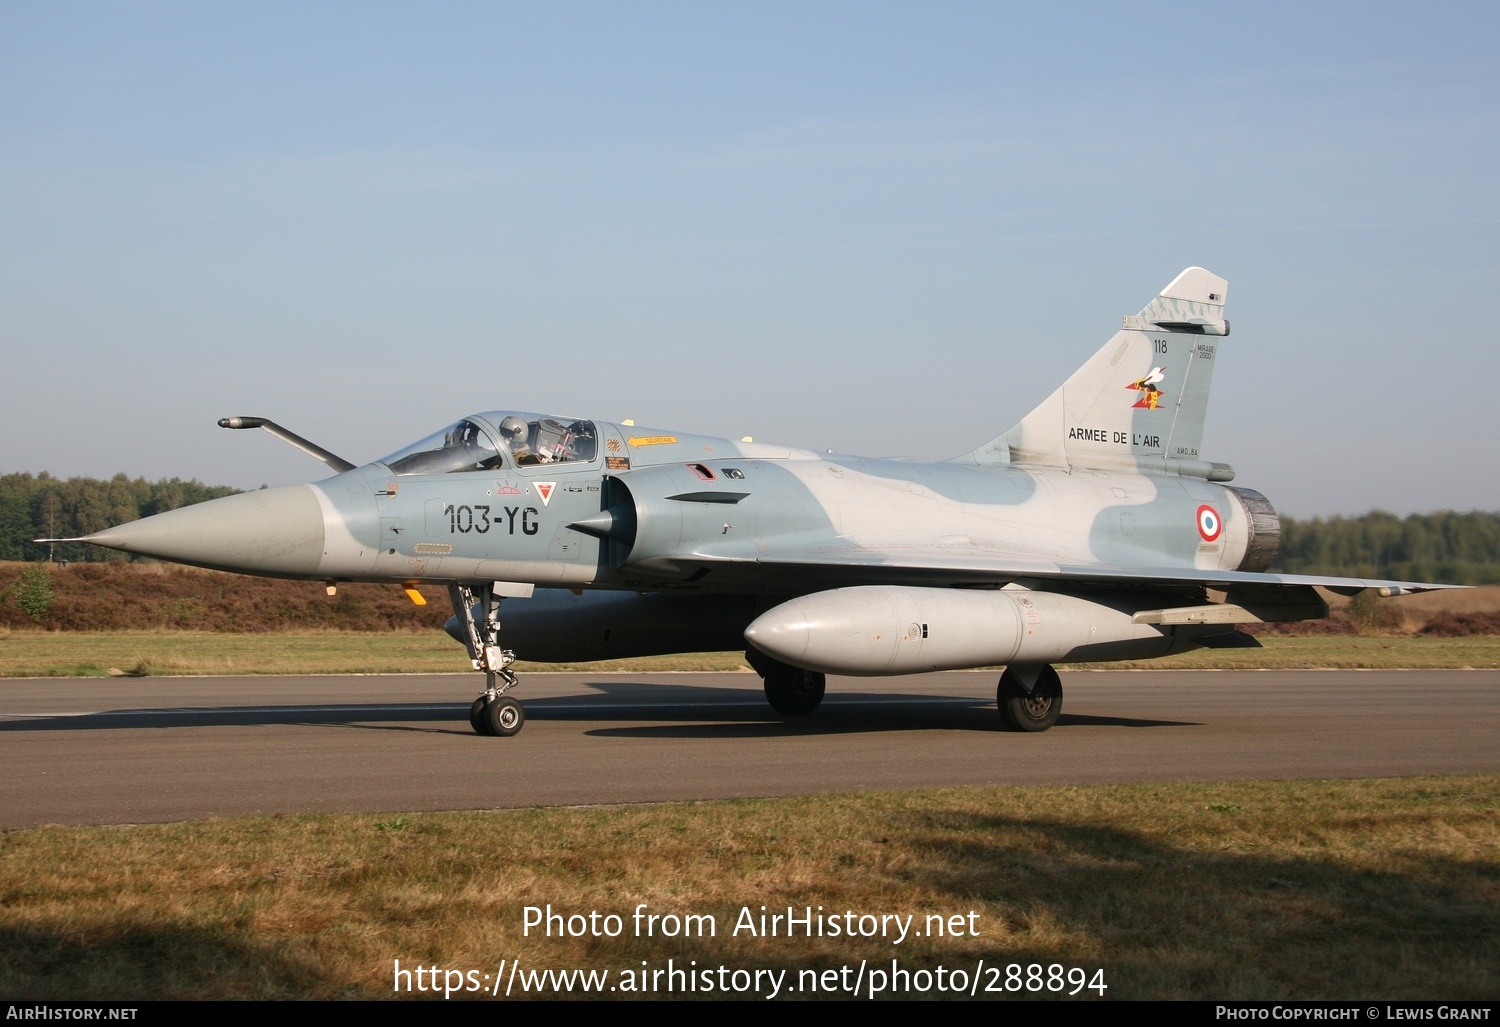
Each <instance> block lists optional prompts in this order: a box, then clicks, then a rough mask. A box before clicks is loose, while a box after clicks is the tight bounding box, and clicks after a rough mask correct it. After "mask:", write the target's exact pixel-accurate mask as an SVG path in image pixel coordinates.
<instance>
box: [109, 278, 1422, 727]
mask: <svg viewBox="0 0 1500 1027" xmlns="http://www.w3.org/2000/svg"><path fill="white" fill-rule="evenodd" d="M1227 290H1228V286H1227V283H1226V282H1225V280H1224V279H1222V278H1219V277H1217V276H1216V275H1213V274H1211V273H1209V272H1208V271H1206V270H1204V269H1203V268H1200V267H1190V268H1188V269H1187V270H1186V271H1183V272H1182V273H1181V274H1180V275H1178V276H1177V277H1176V278H1174V279H1173V280H1172V282H1171V284H1169V285H1168V286H1167V287H1166V288H1165V289H1163V290H1162V291H1161V292H1160V294H1158V295H1157V296H1156V298H1154V299H1153V300H1152V301H1151V302H1150V303H1148V304H1147V305H1146V307H1145V309H1143V310H1142V311H1141V312H1140V313H1138V314H1135V315H1131V316H1127V317H1125V318H1124V323H1123V325H1122V327H1121V328H1120V330H1119V331H1117V332H1116V333H1115V334H1114V335H1113V336H1112V337H1111V338H1110V340H1109V341H1108V342H1107V343H1105V344H1104V346H1103V348H1101V349H1100V350H1099V351H1098V352H1097V353H1095V354H1094V355H1093V357H1091V358H1090V359H1089V360H1088V361H1087V362H1086V363H1085V364H1084V365H1083V366H1082V367H1081V368H1079V369H1078V371H1077V372H1075V373H1074V374H1073V375H1072V377H1070V378H1069V379H1068V380H1067V381H1066V382H1064V383H1063V385H1062V386H1061V387H1060V388H1059V389H1057V391H1055V392H1053V393H1052V395H1051V396H1049V397H1047V399H1046V400H1044V401H1043V402H1042V403H1041V405H1040V406H1038V407H1037V408H1036V409H1035V410H1033V411H1031V412H1030V413H1029V414H1027V415H1026V416H1025V417H1023V418H1021V420H1020V421H1018V422H1017V423H1016V424H1015V425H1014V426H1013V427H1011V428H1009V429H1007V430H1006V431H1004V432H1002V433H1001V434H999V435H997V436H995V438H993V439H991V440H990V441H988V442H985V443H984V444H983V445H981V446H979V447H978V448H976V449H974V450H971V451H970V452H967V453H961V454H958V455H955V456H954V457H952V458H951V459H948V460H945V461H942V462H938V463H915V462H910V461H905V460H890V459H865V458H860V457H849V456H834V455H829V454H827V453H818V452H813V451H811V450H807V449H796V448H792V447H790V446H778V445H768V444H762V443H757V442H752V441H751V440H749V439H742V440H740V441H734V440H732V439H722V438H713V437H709V436H704V435H693V434H688V433H686V432H682V431H677V430H668V429H659V428H642V427H638V426H636V425H635V424H633V423H632V422H630V421H624V422H622V423H618V424H615V423H610V422H607V421H601V420H595V419H590V418H583V417H572V416H568V417H564V416H557V415H554V414H546V413H529V412H523V411H518V410H494V411H489V412H486V413H477V414H471V415H470V416H468V417H465V418H463V419H462V420H460V421H458V422H456V423H454V424H451V425H449V426H447V427H445V428H443V429H442V430H441V431H438V432H436V433H434V434H432V435H430V436H428V437H427V438H424V439H421V440H419V441H417V442H413V443H412V444H411V445H409V446H406V447H405V448H403V449H400V450H398V451H397V452H395V453H392V454H390V455H389V456H385V457H382V458H380V459H379V460H375V461H373V462H371V463H366V464H362V465H358V466H356V465H355V464H354V463H353V462H351V461H348V460H344V459H342V458H341V457H338V456H336V455H334V454H333V453H330V452H328V451H327V450H325V449H323V448H321V447H319V446H317V445H315V444H314V443H311V442H309V441H307V440H306V439H303V438H301V437H300V436H297V435H295V434H293V433H291V432H289V431H287V430H286V429H284V428H282V427H280V426H279V425H277V424H275V423H274V422H271V421H268V420H266V419H265V418H259V417H233V418H225V419H224V420H222V421H220V422H219V423H220V424H221V425H222V426H224V427H226V428H255V427H259V428H265V429H267V430H269V431H271V432H272V433H273V434H276V435H278V436H280V437H281V438H283V439H285V440H287V441H289V442H291V443H292V444H294V445H296V446H298V447H299V448H301V449H303V450H305V451H306V452H308V453H310V454H312V455H313V456H315V457H317V458H318V459H320V460H322V461H323V462H324V463H325V464H327V465H328V466H329V467H330V468H332V470H333V471H334V472H335V473H334V474H333V476H332V477H329V478H326V479H324V480H321V481H317V482H314V483H311V484H303V485H287V486H282V487H279V488H270V489H262V490H260V491H257V492H246V493H243V494H240V495H235V496H230V497H228V498H224V499H216V500H213V501H211V502H208V503H203V504H201V505H197V506H192V507H186V508H183V509H178V510H173V511H170V512H168V513H162V514H157V515H156V516H153V517H147V518H144V519H142V520H138V521H133V522H131V523H128V524H123V525H120V526H119V527H115V528H110V529H108V530H105V531H101V532H98V533H97V534H93V535H89V536H87V537H86V538H84V539H83V540H82V541H85V542H92V543H94V544H95V545H100V546H107V547H110V548H112V549H119V550H124V551H126V552H130V553H139V554H142V555H146V556H152V557H157V558H159V559H163V560H172V561H176V562H179V563H187V564H194V565H196V566H200V567H211V568H217V569H220V570H227V571H236V572H239V573H243V574H256V575H265V576H271V577H282V578H298V579H307V580H311V581H322V582H324V583H325V584H326V587H327V588H328V589H329V590H330V591H333V590H336V589H337V587H338V585H339V583H341V582H350V581H370V582H390V583H394V584H397V585H400V586H402V587H403V588H405V589H406V590H407V592H408V594H409V595H411V596H412V597H413V599H414V600H417V601H421V600H423V595H422V589H423V588H428V587H432V586H442V587H446V588H447V590H448V594H449V599H450V601H451V603H452V606H453V612H454V616H453V618H452V619H450V620H449V621H448V625H447V628H448V632H449V633H450V634H451V635H453V636H454V638H455V639H457V640H458V641H459V642H461V643H463V645H464V646H465V647H466V648H467V650H468V654H469V659H470V662H471V664H472V666H473V668H474V669H475V670H476V671H480V672H482V673H483V674H484V687H483V689H482V693H481V694H480V695H479V697H478V698H477V699H475V700H474V703H473V705H472V707H471V709H470V717H469V720H470V723H471V725H472V726H473V728H474V730H475V731H476V732H478V733H479V734H482V735H495V736H508V735H514V734H515V733H516V732H518V731H519V730H521V727H522V725H523V724H524V723H525V710H524V708H523V707H522V705H521V704H520V703H519V702H518V701H517V700H516V699H515V697H514V696H512V695H511V694H510V692H511V691H512V689H514V688H515V687H516V685H517V677H516V675H515V673H514V671H513V670H512V664H513V663H514V662H515V660H516V654H517V653H520V654H523V655H524V656H525V657H526V658H527V659H529V660H536V661H541V662H553V661H564V660H567V661H584V660H598V659H606V658H616V657H627V656H643V655H653V654H664V653H677V652H701V651H724V650H734V649H740V648H743V649H744V651H745V655H746V658H747V661H748V663H749V664H750V666H751V667H753V668H754V669H755V671H756V672H757V673H758V674H759V675H760V676H761V677H762V678H763V679H764V684H765V694H766V699H767V701H768V702H769V703H770V705H771V707H772V708H773V709H774V710H775V711H776V712H777V713H779V714H781V715H783V716H787V717H797V716H804V715H807V714H811V713H812V712H813V711H814V710H816V709H817V708H818V705H819V703H820V702H821V701H822V699H823V694H824V688H825V681H826V678H825V676H826V675H828V674H844V675H897V674H914V673H919V672H925V671H933V670H949V669H960V668H973V667H986V666H999V665H1003V666H1004V667H1005V670H1004V673H1002V674H1001V675H1000V679H999V683H998V686H997V693H996V698H997V702H998V706H999V711H1000V715H1001V720H1002V723H1003V724H1004V725H1006V726H1008V727H1010V728H1012V729H1015V730H1018V731H1044V730H1046V729H1047V728H1049V727H1051V726H1052V725H1053V724H1054V723H1055V722H1056V720H1057V717H1058V713H1059V711H1060V710H1061V709H1062V684H1061V682H1060V680H1059V677H1058V674H1057V671H1056V670H1055V669H1054V668H1055V667H1056V665H1058V664H1064V663H1072V662H1080V661H1090V662H1097V661H1109V660H1140V659H1147V658H1152V657H1158V656H1165V655H1168V654H1171V653H1179V652H1183V651H1186V650H1191V649H1196V648H1200V647H1210V648H1219V647H1244V646H1255V645H1257V644H1258V643H1257V642H1256V640H1255V638H1254V637H1253V636H1252V635H1250V634H1248V633H1246V632H1243V631H1241V630H1240V629H1239V628H1238V627H1237V625H1243V624H1247V623H1253V622H1263V621H1290V620H1301V619H1305V618H1316V617H1322V616H1326V615H1327V613H1328V607H1327V605H1326V603H1325V602H1324V600H1323V598H1322V597H1321V596H1320V595H1319V593H1318V592H1317V591H1315V586H1322V587H1324V588H1328V589H1331V590H1333V591H1335V592H1338V593H1342V594H1346V595H1352V594H1354V593H1356V592H1358V591H1360V590H1363V589H1375V590H1377V591H1378V592H1379V593H1380V594H1381V595H1399V594H1402V593H1407V592H1416V591H1421V590H1424V589H1429V588H1441V587H1445V586H1441V585H1432V584H1422V583H1416V582H1402V581H1377V580H1366V579H1362V578H1334V577H1320V576H1315V575H1287V574H1272V573H1268V568H1269V567H1270V566H1271V563H1272V560H1273V559H1274V558H1275V556H1276V551H1277V547H1278V545H1279V543H1280V538H1281V527H1280V521H1279V520H1278V518H1277V515H1276V511H1275V509H1274V508H1273V507H1272V505H1271V503H1270V502H1269V501H1268V500H1267V499H1266V497H1265V496H1263V495H1261V494H1260V493H1259V492H1256V491H1254V490H1252V489H1248V488H1240V487H1235V486H1231V485H1228V484H1226V483H1227V482H1229V481H1232V480H1233V479H1234V471H1233V469H1232V468H1231V467H1230V466H1229V465H1227V464H1223V463H1217V462H1213V461H1209V460H1205V459H1203V458H1202V457H1201V456H1200V453H1199V447H1200V441H1201V438H1202V434H1203V421H1204V415H1205V412H1206V410H1207V407H1208V396H1209V384H1210V382H1211V380H1212V378H1213V372H1214V367H1215V365H1216V364H1217V363H1218V361H1219V359H1220V357H1221V356H1222V355H1223V353H1224V346H1225V339H1226V338H1227V337H1228V336H1229V322H1228V321H1227V320H1225V318H1224V300H1225V295H1226V293H1227ZM502 605H503V606H504V611H505V616H504V619H503V622H502V618H501V616H500V612H501V607H502Z"/></svg>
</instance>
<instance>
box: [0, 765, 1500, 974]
mask: <svg viewBox="0 0 1500 1027" xmlns="http://www.w3.org/2000/svg"><path fill="white" fill-rule="evenodd" d="M1497 798H1500V776H1497V775H1486V776H1470V777H1442V778H1410V779H1395V780H1365V781H1331V782H1330V781H1312V782H1235V783H1226V784H1185V785H1132V786H1102V787H1054V788H1024V789H1023V788H970V789H949V790H935V791H918V792H905V793H899V794H894V793H876V794H865V795H844V796H821V797H815V798H799V799H778V800H750V801H732V802H702V803H691V804H668V805H659V806H634V807H612V808H580V809H546V810H513V811H503V812H475V813H445V814H403V815H383V816H368V815H340V816H290V817H278V818H250V819H241V820H226V821H211V822H206V823H188V824H175V825H149V826H137V827H126V828H118V827H109V828H63V827H50V828H41V829H36V830H27V831H17V832H12V833H9V834H7V835H5V836H3V841H0V994H5V995H8V996H11V997H13V998H50V999H70V1000H83V999H101V998H115V999H128V998H157V997H161V998H334V997H357V998H379V997H391V996H392V994H393V987H394V981H395V977H394V974H393V970H394V961H395V960H398V959H399V960H400V961H401V965H402V966H403V967H407V968H413V967H416V966H418V965H421V966H423V967H434V966H435V967H440V968H442V969H444V970H458V971H465V972H467V971H470V970H472V971H475V973H476V976H475V977H474V978H472V979H470V978H458V983H459V987H460V988H464V987H467V986H468V984H469V982H470V981H471V980H472V981H475V982H478V981H480V980H481V979H482V975H484V974H490V975H494V974H495V973H496V972H497V969H498V968H500V961H501V960H507V961H509V960H519V961H520V962H519V967H520V968H521V970H522V971H523V972H527V971H536V970H543V969H548V968H552V969H575V968H581V969H594V970H600V971H608V972H609V973H610V978H609V983H614V984H616V985H617V986H618V985H619V984H620V983H622V982H623V981H624V980H625V979H624V978H623V977H622V976H621V972H622V971H626V970H630V971H639V970H641V969H642V968H643V966H644V968H645V969H647V970H658V969H665V967H666V965H667V961H668V959H671V960H674V961H675V965H676V966H677V967H679V968H681V967H683V966H685V965H688V961H691V960H696V961H697V963H696V965H697V967H699V968H717V967H719V966H721V965H722V966H726V967H728V968H730V969H731V970H734V969H749V970H755V969H758V968H759V969H769V970H785V971H787V972H788V973H787V976H786V977H785V978H783V982H784V983H783V988H795V987H797V986H799V985H800V986H802V987H803V988H804V989H805V988H806V987H807V985H808V984H809V983H811V979H812V978H816V979H817V980H818V981H819V982H822V981H823V980H824V978H823V977H821V976H819V974H820V973H821V972H822V971H828V970H836V971H837V970H841V969H842V968H843V967H845V966H848V967H851V970H850V975H849V977H848V978H844V980H845V982H846V983H847V982H848V981H849V980H852V978H853V969H852V968H854V967H858V966H859V964H860V961H861V960H866V961H868V964H867V965H868V967H869V968H871V969H874V968H881V969H886V970H888V969H889V968H890V966H891V960H892V959H899V960H900V965H901V966H902V967H904V968H906V969H908V970H911V971H916V970H928V971H935V970H936V968H937V967H938V966H939V965H940V964H941V965H943V966H944V967H946V968H948V970H949V971H950V972H951V971H952V970H954V969H963V970H965V971H966V972H969V973H973V971H974V970H975V969H976V968H977V967H978V966H979V961H980V960H983V961H984V965H985V966H989V967H1000V968H1002V969H1001V970H1000V971H999V973H998V974H994V975H990V974H987V973H986V972H981V973H980V974H979V977H978V980H979V981H980V984H979V988H980V994H986V993H985V990H984V989H985V988H986V987H987V986H989V985H991V984H996V985H997V986H999V987H1001V988H1003V987H1004V985H1005V983H1006V976H1005V973H1004V970H1003V968H1004V967H1005V966H1006V965H1007V964H1010V963H1019V964H1023V965H1024V964H1031V963H1040V964H1043V965H1050V964H1053V963H1057V964H1061V966H1063V967H1065V968H1073V967H1080V968H1084V969H1086V970H1087V971H1088V973H1089V975H1090V978H1091V979H1092V975H1093V974H1094V972H1095V971H1096V970H1101V969H1102V970H1103V972H1104V975H1103V980H1104V982H1105V983H1106V984H1107V985H1108V989H1107V991H1105V992H1104V996H1105V997H1108V998H1112V999H1128V998H1168V999H1171V998H1193V999H1209V998H1213V999H1287V998H1300V999H1314V998H1374V997H1379V998H1389V999H1402V998H1410V999H1440V998H1441V999H1486V998H1493V997H1494V996H1495V995H1496V994H1497V993H1500V860H1497V857H1500V824H1497V817H1496V801H1497ZM642 903H644V904H646V912H647V913H656V914H661V915H666V914H676V915H678V916H683V915H686V914H697V915H699V916H711V917H713V918H714V921H715V924H716V932H715V934H714V935H713V936H712V937H707V936H705V937H691V938H686V937H662V936H661V934H660V932H658V933H657V935H656V936H655V937H643V936H638V935H637V932H636V929H635V928H634V926H633V920H632V916H631V914H632V913H633V911H634V910H635V909H636V908H637V906H638V905H639V904H642ZM548 904H550V905H551V907H552V910H553V911H554V912H557V913H561V914H562V915H564V916H567V915H570V914H575V913H576V914H582V915H583V916H585V917H586V916H588V914H589V913H590V912H591V911H597V912H598V913H599V915H600V917H601V918H602V917H604V916H607V915H609V914H615V915H618V916H619V917H620V918H621V926H622V930H621V931H620V933H619V936H618V937H614V938H609V937H591V936H588V935H585V936H583V937H559V936H558V932H556V931H554V932H553V936H552V937H550V938H549V937H545V936H542V934H541V932H540V930H539V929H536V928H534V929H532V931H531V932H530V935H529V936H527V935H526V934H525V933H523V918H524V916H525V907H527V906H537V907H545V906H546V905H548ZM763 905H764V906H765V907H767V911H768V912H777V911H784V910H785V908H786V907H787V906H791V907H793V908H794V909H795V910H796V911H797V914H798V915H799V916H800V915H802V911H803V910H804V909H805V908H806V907H809V906H810V907H812V910H813V912H815V913H816V912H817V910H818V907H819V906H821V907H822V909H823V912H824V913H825V914H826V915H833V914H838V915H840V916H842V914H843V913H844V912H845V911H853V913H854V914H855V915H856V917H857V916H859V915H863V914H885V913H893V914H900V915H903V916H904V915H907V914H912V915H914V917H915V920H914V921H913V926H915V927H916V928H918V929H921V928H922V927H924V926H926V925H927V924H928V923H929V921H927V920H926V918H927V917H928V916H929V915H932V916H939V915H940V916H942V917H944V918H945V922H946V923H948V924H950V925H954V926H959V927H960V929H959V930H958V931H957V934H956V935H955V936H943V937H933V936H926V937H908V938H907V939H906V941H904V942H903V943H901V944H899V945H896V944H892V939H890V938H881V937H870V938H860V937H855V938H849V937H837V938H834V937H821V938H819V937H812V938H808V937H803V936H797V937H791V938H788V937H786V936H784V934H783V935H782V936H778V937H757V936H751V935H750V934H748V933H746V932H744V931H741V932H740V933H739V934H738V935H736V934H735V933H734V927H735V925H736V923H737V922H739V921H740V918H741V916H742V915H743V914H742V910H744V909H748V910H749V912H750V915H751V916H752V917H755V918H758V917H759V915H760V912H761V910H760V907H761V906H763ZM971 914H972V916H971ZM952 917H957V918H958V919H957V920H948V919H946V918H952ZM700 923H706V921H700ZM757 923H758V921H757ZM601 926H602V922H601ZM508 965H509V964H508V963H507V966H508ZM1439 968H1440V972H1439ZM834 976H835V977H838V976H839V975H838V974H835V975H834ZM716 979H717V978H716ZM831 979H832V978H829V980H831ZM663 980H664V978H663ZM873 980H874V979H873V978H872V977H870V976H869V975H868V974H867V975H866V977H865V982H864V987H865V989H868V988H869V987H870V985H871V984H872V982H873ZM970 980H973V978H970ZM951 981H952V978H950V983H951ZM929 983H930V982H929ZM483 986H484V987H485V988H488V987H489V986H490V985H489V984H488V983H484V984H483ZM606 987H607V985H606ZM555 992H556V989H555V988H553V989H544V990H543V992H542V994H553V993H555ZM427 994H428V995H429V997H430V994H431V993H430V992H428V993H427ZM458 994H459V995H463V994H464V992H459V993H458ZM606 994H608V995H609V997H614V998H619V997H629V995H628V994H622V993H621V992H614V993H608V992H606ZM784 994H785V992H784ZM793 994H796V993H795V992H794V993H793ZM820 994H824V995H827V994H828V993H826V992H823V993H820ZM1024 994H1025V993H1023V995H1024ZM455 997H458V996H455ZM575 997H577V996H576V993H575ZM650 997H662V995H661V993H660V992H657V993H652V994H651V996H650ZM700 997H722V993H720V992H713V993H712V994H709V995H703V994H702V993H701V992H700ZM749 997H757V996H755V995H753V994H751V995H750V996H749ZM759 997H764V992H763V993H762V994H761V995H760V996H759ZM801 997H809V996H808V995H807V993H806V992H805V991H804V992H803V993H802V994H801ZM829 997H849V996H848V994H847V992H835V993H833V994H832V995H831V996H829ZM905 997H919V996H918V995H916V994H908V995H906V996H905ZM927 997H939V995H938V993H937V992H935V991H929V992H927ZM988 997H999V996H997V995H995V994H990V995H989V996H988ZM1026 997H1048V993H1046V992H1043V993H1042V994H1041V995H1040V996H1037V995H1035V994H1031V995H1026ZM1081 997H1090V998H1092V997H1098V992H1096V991H1089V990H1085V991H1083V992H1082V996H1081Z"/></svg>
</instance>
